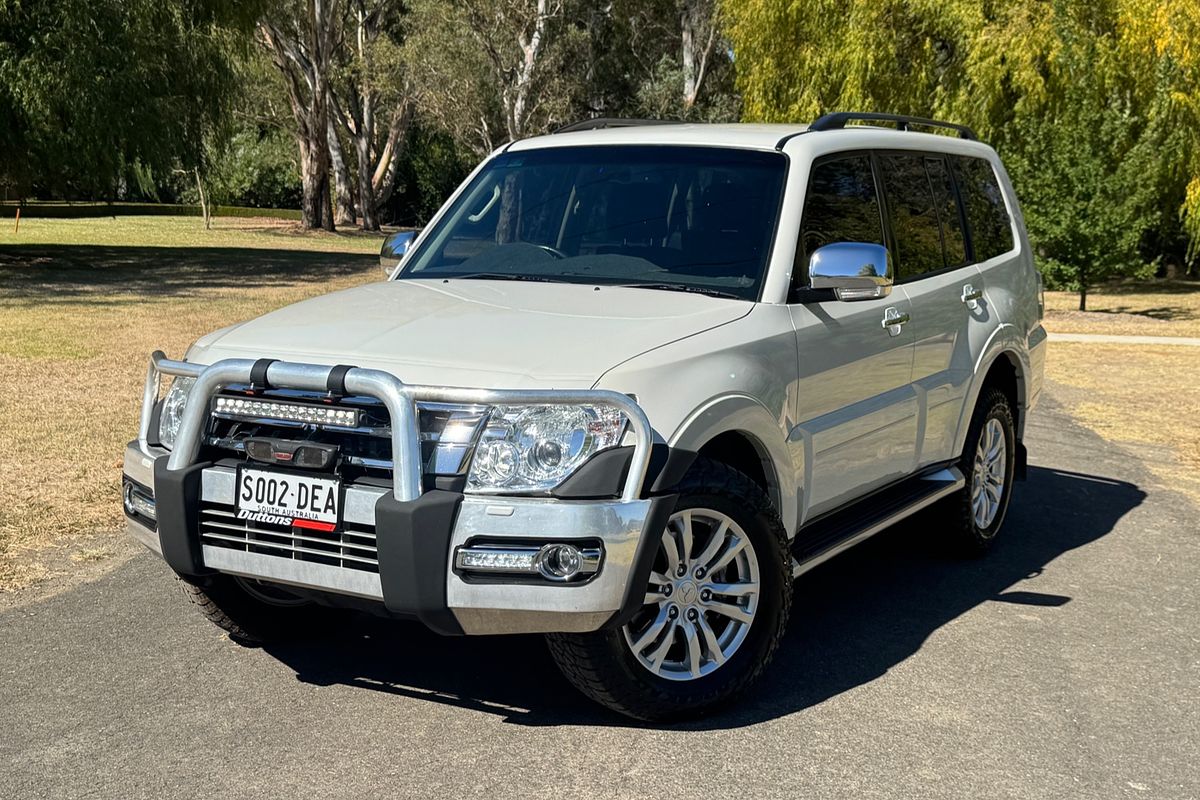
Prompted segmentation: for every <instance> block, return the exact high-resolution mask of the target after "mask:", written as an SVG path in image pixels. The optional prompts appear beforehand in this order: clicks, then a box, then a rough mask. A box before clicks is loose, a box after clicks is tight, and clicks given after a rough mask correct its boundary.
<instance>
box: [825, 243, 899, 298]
mask: <svg viewBox="0 0 1200 800" xmlns="http://www.w3.org/2000/svg"><path fill="white" fill-rule="evenodd" d="M893 277H894V276H893V274H892V262H891V259H889V258H888V251H887V248H886V247H884V246H883V245H881V244H866V243H864V242H835V243H833V244H827V245H825V246H824V247H819V248H817V250H816V252H814V253H813V254H812V256H811V257H810V258H809V261H808V281H809V285H810V286H811V287H812V288H814V289H833V293H834V295H835V296H836V297H837V299H838V300H874V299H876V298H879V297H887V296H888V295H889V294H891V292H892V283H893Z"/></svg>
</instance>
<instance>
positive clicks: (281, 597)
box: [179, 575, 333, 645]
mask: <svg viewBox="0 0 1200 800" xmlns="http://www.w3.org/2000/svg"><path fill="white" fill-rule="evenodd" d="M179 585H180V586H181V587H182V589H183V594H184V596H185V597H186V598H187V599H188V600H189V601H191V603H192V605H194V606H196V608H197V609H199V611H200V613H201V614H203V615H204V616H205V617H206V618H207V619H208V620H209V622H211V623H213V624H214V625H216V626H217V627H218V628H221V629H222V630H224V631H225V632H226V633H228V634H229V638H230V639H233V640H234V641H236V642H238V643H239V644H245V645H261V644H269V643H272V642H278V641H288V640H293V639H298V638H303V637H306V636H312V635H313V634H314V633H318V632H320V631H321V630H323V629H324V628H325V627H326V626H327V625H328V623H329V621H330V619H331V616H332V613H333V612H332V610H331V609H328V608H325V607H324V606H320V605H317V604H316V603H314V602H312V601H311V600H308V599H306V598H303V597H300V596H299V595H296V594H293V593H292V592H290V591H288V590H287V589H286V588H285V587H283V586H278V585H276V584H272V583H265V582H262V581H256V580H253V579H250V578H237V577H234V576H232V575H213V576H211V577H208V578H206V579H205V580H204V582H203V584H202V585H196V584H192V583H188V582H187V581H184V580H180V581H179Z"/></svg>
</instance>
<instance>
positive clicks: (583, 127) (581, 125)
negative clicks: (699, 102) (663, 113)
mask: <svg viewBox="0 0 1200 800" xmlns="http://www.w3.org/2000/svg"><path fill="white" fill-rule="evenodd" d="M682 124H683V120H679V119H621V118H620V117H596V118H595V119H585V120H580V121H579V122H572V123H571V124H570V125H563V126H562V127H561V128H559V129H558V130H556V131H554V132H555V133H574V132H575V131H596V130H600V129H601V128H632V127H634V126H635V125H682Z"/></svg>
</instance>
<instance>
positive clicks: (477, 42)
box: [406, 0, 587, 154]
mask: <svg viewBox="0 0 1200 800" xmlns="http://www.w3.org/2000/svg"><path fill="white" fill-rule="evenodd" d="M567 12H568V9H567V0H454V2H451V3H443V2H439V0H417V1H416V2H414V3H413V4H412V18H411V23H410V29H411V34H410V36H409V37H408V40H407V45H406V50H407V54H406V59H407V62H408V64H409V65H410V68H411V69H412V71H413V77H414V86H415V88H416V91H417V93H418V95H419V102H420V105H421V107H422V109H423V110H424V112H425V113H426V114H427V115H428V116H429V117H430V118H431V119H432V120H434V121H435V122H436V123H437V124H438V125H439V126H441V127H443V128H444V129H446V130H447V131H449V132H451V134H452V135H453V136H454V137H455V139H456V140H458V141H459V142H462V143H463V144H464V145H465V146H467V147H468V148H469V149H470V150H472V151H474V152H475V153H477V154H483V153H486V152H490V151H491V150H493V149H495V148H496V147H497V146H498V145H499V144H501V143H502V142H504V141H506V140H511V139H519V138H522V137H525V136H529V135H531V134H534V133H542V132H544V131H546V130H547V129H548V128H549V127H551V125H552V124H556V123H562V122H565V121H567V120H568V119H569V118H570V115H571V110H572V109H574V108H578V107H579V106H580V105H581V102H580V100H579V98H580V97H581V96H582V93H583V79H584V74H583V72H582V71H581V70H577V69H575V68H574V67H575V66H578V65H583V64H586V61H587V59H586V58H585V56H584V53H585V50H586V34H585V33H584V32H583V31H582V30H581V29H580V28H579V27H577V26H575V25H573V24H571V19H574V18H573V17H571V18H569V17H568V13H567Z"/></svg>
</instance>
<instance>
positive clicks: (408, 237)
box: [379, 231, 420, 275]
mask: <svg viewBox="0 0 1200 800" xmlns="http://www.w3.org/2000/svg"><path fill="white" fill-rule="evenodd" d="M419 233H420V231H397V232H396V233H393V234H392V235H391V236H389V237H387V238H386V239H384V240H383V247H382V248H380V250H379V268H380V269H382V270H383V274H384V275H391V274H392V270H394V269H395V268H396V267H397V266H398V265H399V264H400V262H401V261H403V260H404V256H405V255H406V254H407V253H408V250H409V248H410V247H412V243H413V242H414V241H416V239H417V234H419Z"/></svg>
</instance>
